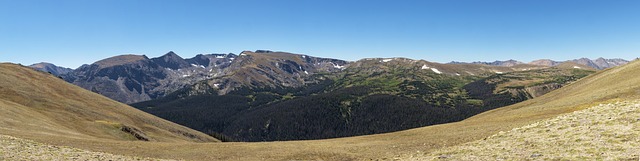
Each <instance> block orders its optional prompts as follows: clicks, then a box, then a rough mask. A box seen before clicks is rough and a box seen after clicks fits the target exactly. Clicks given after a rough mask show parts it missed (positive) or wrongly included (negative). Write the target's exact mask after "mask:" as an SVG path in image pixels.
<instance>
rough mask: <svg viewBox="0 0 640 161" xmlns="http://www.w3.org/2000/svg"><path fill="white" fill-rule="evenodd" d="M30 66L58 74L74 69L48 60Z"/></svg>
mask: <svg viewBox="0 0 640 161" xmlns="http://www.w3.org/2000/svg"><path fill="white" fill-rule="evenodd" d="M29 67H31V68H34V69H36V70H39V71H43V72H48V73H51V74H53V75H56V76H60V75H63V74H67V73H69V72H71V71H73V69H71V68H65V67H60V66H56V65H54V64H51V63H47V62H40V63H36V64H32V65H29Z"/></svg>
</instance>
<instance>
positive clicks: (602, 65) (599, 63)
mask: <svg viewBox="0 0 640 161" xmlns="http://www.w3.org/2000/svg"><path fill="white" fill-rule="evenodd" d="M563 62H575V63H578V64H582V65H586V66H589V67H592V68H594V69H598V70H602V69H606V68H610V67H616V66H620V65H624V64H627V63H629V61H628V60H624V59H605V58H598V59H595V60H591V59H589V58H580V59H573V60H567V61H554V60H550V59H540V60H534V61H531V62H529V63H523V62H520V61H516V60H513V59H511V60H506V61H499V60H497V61H494V62H471V63H466V62H456V61H453V62H450V63H449V64H485V65H494V66H506V67H510V66H514V65H518V64H532V65H541V66H556V65H558V64H561V63H563Z"/></svg>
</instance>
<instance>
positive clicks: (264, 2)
mask: <svg viewBox="0 0 640 161" xmlns="http://www.w3.org/2000/svg"><path fill="white" fill-rule="evenodd" d="M639 8H640V1H638V0H615V1H606V0H602V1H591V0H415V1H410V0H351V1H347V0H202V1H195V0H0V62H14V63H22V64H25V65H28V64H32V63H36V62H42V61H45V62H51V63H54V64H57V65H61V66H65V67H71V68H76V67H78V66H80V65H81V64H85V63H93V62H95V61H97V60H100V59H103V58H107V57H110V56H115V55H120V54H145V55H147V56H149V57H157V56H160V55H162V54H165V53H166V52H168V51H175V52H176V53H177V54H178V55H180V56H182V57H192V56H195V55H196V54H200V53H230V52H232V53H239V52H241V51H243V50H258V49H269V50H275V51H287V52H293V53H301V54H308V55H313V56H318V57H331V58H339V59H345V60H358V59H361V58H367V57H407V58H412V59H425V60H428V61H434V62H449V61H494V60H506V59H517V60H521V61H525V62H526V61H531V60H535V59H541V58H550V59H554V60H567V59H575V58H580V57H587V58H597V57H606V58H624V59H633V58H636V57H638V55H640V9H639Z"/></svg>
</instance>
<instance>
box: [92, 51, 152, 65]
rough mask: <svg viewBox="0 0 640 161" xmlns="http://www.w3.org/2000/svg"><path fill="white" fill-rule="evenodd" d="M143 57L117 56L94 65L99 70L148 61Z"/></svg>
mask: <svg viewBox="0 0 640 161" xmlns="http://www.w3.org/2000/svg"><path fill="white" fill-rule="evenodd" d="M148 59H149V58H147V56H145V55H132V54H129V55H119V56H114V57H110V58H106V59H102V60H100V61H97V62H95V63H94V64H96V65H98V66H99V67H100V68H108V67H112V66H117V65H124V64H131V63H135V62H138V61H142V60H148Z"/></svg>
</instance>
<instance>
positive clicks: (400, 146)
mask: <svg viewBox="0 0 640 161" xmlns="http://www.w3.org/2000/svg"><path fill="white" fill-rule="evenodd" d="M5 66H7V65H3V66H2V67H3V68H5ZM12 70H24V69H22V68H18V67H15V68H14V69H12ZM1 71H4V70H1ZM637 71H640V62H638V61H635V62H632V63H629V64H628V65H625V66H621V67H617V68H612V69H607V70H604V71H600V72H598V73H596V74H593V75H591V76H588V77H586V78H583V79H582V80H579V81H577V82H575V83H573V84H570V85H568V86H565V87H563V88H561V89H558V90H555V91H553V92H550V93H548V94H546V95H543V96H541V97H538V98H535V99H532V100H528V101H525V102H522V103H519V104H515V105H512V106H508V107H503V108H499V109H495V110H492V111H488V112H485V113H482V114H479V115H476V116H474V117H471V118H469V119H466V120H464V121H460V122H454V123H449V124H442V125H435V126H429V127H423V128H416V129H410V130H405V131H400V132H394V133H386V134H377V135H368V136H358V137H349V138H338V139H326V140H310V141H286V142H260V143H189V142H139V141H136V142H132V141H114V140H113V139H91V138H87V137H79V138H75V137H67V136H63V135H55V138H56V139H54V140H52V139H44V138H43V137H42V134H38V133H28V134H31V135H25V134H19V133H12V132H7V131H5V130H2V132H1V133H9V134H10V135H14V136H20V137H26V138H30V139H33V140H36V141H43V142H47V143H51V144H54V145H69V146H73V147H78V148H83V149H89V150H94V151H102V152H109V153H113V154H123V155H134V156H141V157H153V158H170V159H188V160H367V159H384V158H387V159H393V158H399V159H403V158H405V157H408V156H411V155H412V154H416V153H428V152H432V151H434V150H437V149H441V148H443V147H451V146H455V145H460V144H463V143H467V142H470V141H475V140H479V139H482V138H486V137H488V136H491V135H493V134H496V133H498V132H500V131H508V130H511V129H512V128H515V127H521V126H525V125H528V124H531V123H534V122H537V121H540V120H544V119H548V118H553V117H556V116H558V115H561V114H565V113H569V112H573V111H576V110H580V109H584V108H585V107H589V105H591V104H593V103H594V102H601V101H607V100H611V99H616V98H617V99H621V100H626V99H637V98H638V95H640V77H639V76H638V72H637ZM21 73H32V72H26V71H21ZM0 74H3V75H5V74H4V73H0ZM39 76H41V74H40V75H39ZM14 77H18V78H16V79H19V78H20V77H21V76H18V75H14ZM3 79H5V78H3ZM31 79H33V78H28V79H25V81H31ZM51 79H53V78H49V79H47V80H49V81H51ZM39 83H42V82H39ZM67 86H68V85H64V86H61V87H63V89H68V88H71V87H67ZM0 87H3V88H10V87H11V86H7V85H4V84H3V85H2V86H0ZM31 88H33V87H31ZM74 88H75V87H74ZM51 90H62V89H51ZM0 91H2V89H0ZM5 96H6V95H3V97H5ZM64 97H72V96H70V95H68V94H65V96H64ZM97 98H100V99H97ZM37 99H38V98H36V99H32V100H37ZM42 99H46V97H45V98H42ZM101 99H104V97H101V96H95V95H92V96H91V97H86V96H85V97H82V98H79V99H78V100H77V102H78V103H86V102H92V101H95V100H101ZM32 100H21V102H22V103H24V104H29V103H30V102H34V101H32ZM34 103H35V104H37V101H35V102H34ZM9 105H10V106H14V105H16V106H19V105H20V104H16V103H13V104H11V103H9V104H3V105H2V107H3V109H4V108H5V107H7V106H9ZM43 107H45V108H46V107H47V106H46V105H45V106H43ZM113 110H115V109H105V110H102V111H99V112H100V113H109V112H114V111H113ZM115 111H117V110H115ZM18 112H19V111H18ZM2 115H3V116H4V115H5V113H2ZM39 115H40V114H37V113H34V114H32V116H36V117H39ZM5 120H6V119H5ZM132 121H133V122H136V121H138V120H132ZM133 122H131V123H133ZM6 126H7V125H6V124H2V127H6ZM136 126H138V127H142V126H141V125H136ZM10 128H16V127H10ZM32 130H35V129H32ZM36 131H37V130H36ZM48 138H51V137H48Z"/></svg>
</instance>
